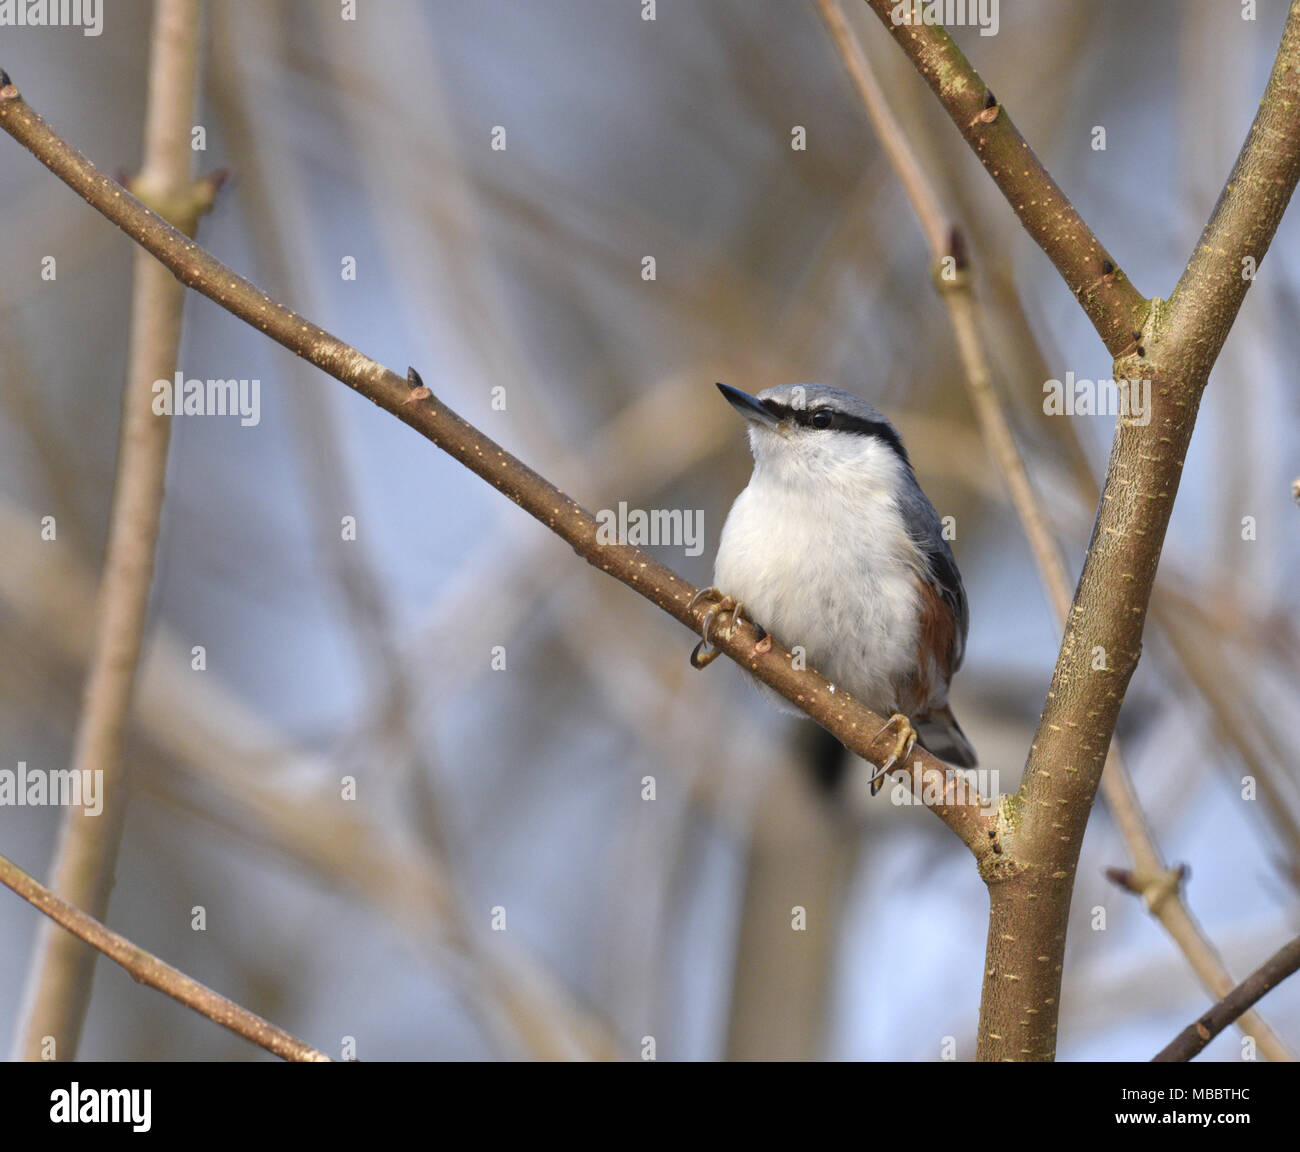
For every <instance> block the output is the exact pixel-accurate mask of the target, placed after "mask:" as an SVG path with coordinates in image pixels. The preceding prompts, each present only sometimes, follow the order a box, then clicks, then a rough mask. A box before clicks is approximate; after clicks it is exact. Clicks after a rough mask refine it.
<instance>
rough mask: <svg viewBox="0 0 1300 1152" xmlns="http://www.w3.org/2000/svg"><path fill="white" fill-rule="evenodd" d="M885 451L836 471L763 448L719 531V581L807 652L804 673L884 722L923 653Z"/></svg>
mask: <svg viewBox="0 0 1300 1152" xmlns="http://www.w3.org/2000/svg"><path fill="white" fill-rule="evenodd" d="M755 447H756V449H757V448H758V447H759V446H758V445H755ZM878 447H879V449H880V450H879V451H878V452H873V453H871V454H870V456H869V457H867V458H866V459H864V460H858V461H855V467H854V468H853V469H852V470H851V472H849V473H848V474H846V475H832V476H827V475H826V474H825V473H820V474H818V473H815V472H813V473H810V472H809V470H808V469H807V468H806V467H800V466H799V461H798V460H792V459H791V457H790V454H789V453H788V452H786V453H782V454H780V455H779V457H778V458H777V459H776V460H775V461H770V460H765V459H764V455H765V454H764V453H762V452H759V451H756V453H755V455H756V458H757V459H758V463H757V464H756V466H755V470H754V475H753V477H752V478H751V479H750V482H749V485H748V487H746V488H745V490H744V491H743V492H741V494H740V495H739V496H738V497H737V498H736V502H735V504H734V505H733V506H732V509H731V512H730V514H729V515H728V517H727V521H726V524H725V525H724V526H723V529H722V539H721V542H720V544H719V546H718V555H717V560H716V563H715V567H714V583H715V584H716V585H717V587H718V588H719V589H721V590H722V591H723V592H725V593H727V594H729V595H731V596H734V597H736V598H737V599H738V600H740V601H742V602H743V603H744V605H745V608H746V610H747V613H748V615H749V616H750V618H751V619H753V620H754V621H756V622H757V623H759V624H761V625H762V626H763V627H764V628H766V629H767V630H768V631H769V632H770V633H771V634H772V636H773V637H774V638H775V639H776V640H778V641H779V642H780V643H781V644H783V645H784V646H785V647H787V648H791V649H793V648H794V647H795V646H796V645H802V646H803V648H804V651H805V652H806V655H807V664H808V667H810V668H815V669H817V671H819V672H821V673H823V674H824V675H825V676H827V677H828V678H829V679H830V680H831V681H832V683H834V684H836V685H837V686H839V687H842V688H844V689H846V690H847V691H848V692H850V693H851V694H852V695H853V696H855V697H856V698H857V699H859V700H861V701H862V703H864V704H866V705H867V706H868V707H869V708H871V709H872V710H874V711H876V712H880V713H883V714H884V715H889V713H890V712H892V711H894V710H895V709H896V707H897V706H898V704H897V701H895V699H894V692H893V689H892V687H891V681H892V680H893V679H895V678H902V677H905V676H906V675H907V674H908V672H909V671H910V670H911V669H912V667H913V666H914V662H915V657H916V644H917V629H918V598H917V588H916V575H917V570H918V563H919V554H918V551H917V548H916V546H915V545H914V544H913V543H912V541H911V539H910V538H909V537H908V535H907V533H906V531H905V530H904V528H903V524H902V521H901V519H900V517H899V514H898V510H897V508H896V506H895V504H894V501H893V498H892V495H891V493H892V492H894V491H895V490H896V489H897V477H898V474H899V472H900V470H901V469H902V467H903V465H902V462H901V461H900V460H898V458H897V457H896V456H895V455H894V454H893V453H892V451H890V450H889V449H888V448H886V447H884V446H878ZM764 694H765V695H766V696H767V697H768V698H769V699H770V700H772V702H773V703H776V704H777V705H778V706H780V707H784V708H786V709H787V710H791V709H790V705H789V703H788V702H787V701H785V700H784V699H782V698H780V697H777V696H776V694H775V693H771V692H770V691H769V692H765V693H764Z"/></svg>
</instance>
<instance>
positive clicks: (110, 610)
mask: <svg viewBox="0 0 1300 1152" xmlns="http://www.w3.org/2000/svg"><path fill="white" fill-rule="evenodd" d="M198 39H199V4H198V0H160V2H159V3H158V5H157V6H156V8H155V10H154V25H153V32H152V46H151V59H150V68H149V106H148V113H147V120H146V124H145V132H144V163H143V165H142V166H141V169H140V173H139V175H138V176H137V177H136V178H135V179H134V180H133V181H132V182H131V186H132V189H133V190H134V191H135V193H136V194H137V195H138V196H140V197H141V198H142V199H144V200H147V201H148V202H150V203H152V204H154V205H156V206H157V207H158V210H159V211H160V212H163V213H164V214H165V215H167V216H168V217H169V218H170V219H172V220H173V221H175V222H176V223H178V224H179V225H181V226H182V227H183V228H184V229H185V230H186V231H188V232H190V233H193V231H194V229H195V228H196V227H197V225H198V220H199V217H200V216H201V215H202V214H203V212H204V211H206V210H207V208H208V207H210V206H211V204H212V196H213V192H214V185H213V184H212V183H211V182H209V181H198V182H195V181H194V180H193V179H192V177H191V170H192V166H193V157H194V153H193V151H192V150H191V148H190V127H191V125H192V123H193V120H194V96H195V77H196V71H197V66H198V63H197V62H198ZM135 256H136V258H135V262H134V266H133V271H132V284H133V293H132V300H131V339H130V352H129V356H128V363H127V372H126V380H125V382H124V384H123V389H122V427H121V433H120V443H119V446H118V458H117V473H116V478H115V481H114V486H113V510H112V518H111V520H110V523H109V531H108V546H107V551H106V554H105V558H104V576H103V583H102V586H101V588H100V595H99V598H98V602H99V607H98V611H97V613H96V619H95V630H94V638H95V639H94V647H93V650H92V654H91V660H90V667H89V670H88V672H87V675H86V686H85V691H84V694H83V700H84V705H83V708H82V712H81V716H80V719H79V721H78V725H77V738H76V746H75V752H74V754H73V762H72V770H73V771H74V772H77V773H78V774H81V773H85V772H90V771H94V770H98V771H102V772H103V774H104V776H103V779H104V787H103V794H104V809H103V811H102V812H99V813H96V814H95V815H93V816H92V815H87V814H86V813H85V812H84V811H83V810H80V809H77V808H70V809H68V810H67V812H66V813H65V814H64V817H63V821H62V824H61V827H60V834H59V843H58V848H57V851H56V855H55V860H54V865H53V868H52V875H53V881H52V883H53V885H54V888H55V889H56V890H57V891H58V892H59V893H60V895H62V896H63V897H65V898H66V899H67V900H69V901H70V902H71V903H72V904H73V905H75V906H77V907H79V908H84V909H86V910H87V911H88V912H89V913H90V914H91V915H92V916H97V917H103V916H104V914H105V913H106V912H107V910H108V900H109V895H110V892H111V890H112V884H113V870H114V865H115V863H116V860H117V852H118V845H119V842H120V840H121V835H122V825H123V822H124V820H125V819H126V802H127V796H128V788H127V784H126V765H125V764H124V763H123V761H122V744H123V739H124V733H125V731H126V719H127V713H128V712H129V710H130V707H131V698H132V694H133V689H134V686H135V677H136V669H137V666H138V665H139V662H140V646H141V642H142V637H143V635H144V627H145V620H146V618H147V616H148V610H149V590H150V587H151V585H152V583H153V569H154V552H155V547H156V545H157V542H158V528H159V523H160V521H161V518H162V504H163V483H164V479H165V477H166V474H167V445H168V441H169V439H170V434H171V421H170V420H167V419H159V418H158V417H156V416H155V415H154V414H153V411H152V402H153V391H152V385H153V382H154V381H155V380H159V379H170V378H171V376H172V374H173V373H174V372H175V370H176V356H177V349H178V348H179V347H180V339H181V315H182V311H183V307H184V303H185V291H184V289H183V288H182V287H181V286H180V285H178V284H177V283H176V282H175V281H174V280H173V279H172V278H171V277H170V276H168V275H167V273H166V271H165V270H164V269H162V268H159V267H158V264H157V263H156V262H155V261H153V260H150V259H149V258H148V256H147V255H146V254H145V253H143V252H137V253H136V254H135ZM94 965H95V953H94V951H93V950H91V949H89V948H86V947H85V946H84V945H82V944H81V943H79V942H78V941H77V940H76V939H75V938H74V937H72V936H69V935H68V934H67V933H64V932H59V931H57V930H56V929H54V928H53V926H51V925H43V930H42V931H40V932H38V933H37V943H36V952H35V955H34V956H33V958H32V967H31V971H30V973H29V976H28V997H27V998H28V1001H29V1002H28V1004H27V1006H26V1008H27V1010H26V1011H25V1012H24V1013H23V1024H22V1025H21V1029H22V1030H21V1033H20V1036H19V1040H18V1044H17V1051H18V1053H19V1055H21V1056H23V1057H25V1058H26V1059H29V1060H34V1059H39V1058H40V1054H41V1053H42V1052H43V1051H44V1050H45V1049H46V1044H47V1041H48V1040H51V1039H52V1040H53V1042H54V1050H55V1051H56V1052H57V1053H58V1057H59V1059H64V1060H71V1059H72V1058H73V1057H74V1056H75V1055H76V1051H77V1043H78V1040H79V1039H80V1036H81V1026H82V1023H83V1021H84V1020H85V1015H86V1008H87V1006H88V1005H89V1003H90V990H91V981H92V980H93V978H94Z"/></svg>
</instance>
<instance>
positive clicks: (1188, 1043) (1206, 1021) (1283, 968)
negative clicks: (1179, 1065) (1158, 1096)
mask: <svg viewBox="0 0 1300 1152" xmlns="http://www.w3.org/2000/svg"><path fill="white" fill-rule="evenodd" d="M1297 968H1300V936H1298V937H1296V939H1294V940H1292V941H1291V943H1290V944H1287V945H1286V946H1285V947H1283V948H1280V949H1279V950H1278V951H1277V952H1275V953H1273V955H1272V956H1270V957H1269V958H1268V959H1267V960H1265V961H1264V963H1263V964H1261V965H1260V966H1259V967H1258V968H1256V969H1255V971H1254V972H1252V973H1251V974H1250V975H1249V976H1247V977H1246V979H1244V980H1243V981H1242V982H1241V983H1240V984H1238V985H1237V986H1236V987H1235V988H1234V989H1233V990H1232V991H1231V992H1229V993H1228V994H1227V995H1226V996H1225V997H1224V998H1223V999H1222V1000H1220V1001H1219V1002H1218V1003H1217V1004H1216V1005H1215V1006H1214V1007H1213V1008H1211V1009H1210V1010H1209V1011H1208V1012H1207V1013H1205V1015H1204V1016H1202V1017H1201V1018H1200V1019H1199V1020H1197V1021H1196V1022H1195V1023H1194V1024H1189V1025H1187V1027H1186V1028H1184V1029H1183V1030H1182V1031H1181V1032H1180V1033H1178V1035H1177V1036H1175V1037H1174V1038H1173V1039H1172V1040H1171V1041H1170V1042H1169V1043H1168V1044H1167V1045H1166V1046H1165V1047H1164V1048H1162V1049H1161V1050H1160V1051H1159V1052H1157V1053H1156V1054H1155V1055H1154V1056H1153V1057H1151V1063H1153V1064H1167V1063H1174V1062H1176V1061H1180V1060H1190V1059H1192V1057H1193V1056H1195V1055H1196V1054H1197V1053H1198V1052H1200V1051H1201V1050H1202V1049H1203V1048H1204V1047H1205V1046H1206V1045H1207V1044H1208V1043H1209V1042H1210V1041H1211V1040H1213V1039H1214V1038H1215V1037H1216V1036H1217V1035H1218V1034H1219V1033H1220V1032H1222V1031H1223V1030H1224V1029H1225V1028H1226V1027H1227V1026H1228V1025H1229V1024H1231V1023H1232V1022H1233V1021H1234V1020H1236V1019H1237V1017H1238V1016H1240V1015H1241V1014H1242V1013H1243V1012H1245V1011H1246V1009H1247V1008H1249V1007H1250V1006H1251V1005H1252V1004H1254V1003H1255V1002H1256V1001H1257V1000H1259V999H1260V998H1261V997H1262V996H1263V995H1264V994H1265V993H1266V992H1269V991H1270V990H1272V989H1273V988H1276V987H1277V986H1278V985H1279V984H1281V983H1282V981H1283V980H1285V979H1286V978H1287V977H1288V976H1290V975H1291V974H1292V973H1293V972H1294V971H1295V970H1296V969H1297Z"/></svg>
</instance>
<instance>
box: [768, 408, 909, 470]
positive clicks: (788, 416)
mask: <svg viewBox="0 0 1300 1152" xmlns="http://www.w3.org/2000/svg"><path fill="white" fill-rule="evenodd" d="M759 403H761V404H762V405H763V407H764V408H766V409H767V410H768V411H769V412H771V413H772V415H773V416H775V417H776V418H777V419H778V420H793V421H794V422H795V423H796V424H798V425H799V426H800V427H803V428H815V429H817V430H819V431H821V430H829V431H832V432H850V433H853V434H855V435H858V436H874V437H875V438H876V439H877V440H880V441H883V442H884V443H885V444H888V445H889V447H891V448H892V449H893V450H894V451H895V452H897V453H898V455H899V456H900V457H901V458H902V459H903V460H904V461H906V460H907V450H906V449H905V448H904V447H903V441H902V439H901V438H900V437H899V435H898V433H897V432H896V431H895V430H894V429H893V427H892V426H890V425H889V424H885V423H884V422H882V421H880V420H868V419H866V418H865V417H862V416H850V415H848V414H847V413H845V412H836V411H835V410H834V409H831V408H827V407H826V406H824V405H822V406H820V407H816V408H792V407H791V406H790V405H788V404H782V403H780V402H779V401H777V400H771V399H768V400H761V401H759ZM828 413H829V414H830V417H831V420H830V423H829V424H827V423H819V424H815V423H813V419H814V417H820V419H821V420H822V421H824V420H825V417H826V414H828Z"/></svg>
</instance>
